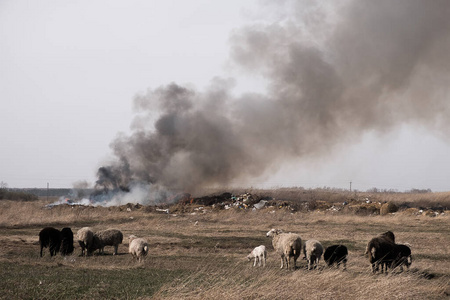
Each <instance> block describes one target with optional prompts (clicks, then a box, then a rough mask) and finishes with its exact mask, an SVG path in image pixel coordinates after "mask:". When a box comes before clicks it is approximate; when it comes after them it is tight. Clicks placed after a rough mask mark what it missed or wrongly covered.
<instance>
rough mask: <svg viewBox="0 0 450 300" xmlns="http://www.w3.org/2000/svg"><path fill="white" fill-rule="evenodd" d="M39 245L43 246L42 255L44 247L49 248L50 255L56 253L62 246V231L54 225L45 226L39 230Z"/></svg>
mask: <svg viewBox="0 0 450 300" xmlns="http://www.w3.org/2000/svg"><path fill="white" fill-rule="evenodd" d="M39 245H40V246H41V257H42V249H44V248H47V247H48V248H49V250H50V256H54V255H56V253H57V252H59V248H60V247H61V232H60V231H59V230H58V229H56V228H53V227H45V228H44V229H42V230H41V231H40V232H39Z"/></svg>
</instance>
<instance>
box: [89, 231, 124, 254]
mask: <svg viewBox="0 0 450 300" xmlns="http://www.w3.org/2000/svg"><path fill="white" fill-rule="evenodd" d="M95 235H96V236H97V237H98V239H99V241H100V244H101V245H99V246H100V247H99V249H100V253H104V248H105V246H113V247H114V253H113V255H116V254H117V250H118V248H119V244H121V243H122V240H123V234H122V232H120V230H118V229H106V230H101V231H98V232H96V233H95Z"/></svg>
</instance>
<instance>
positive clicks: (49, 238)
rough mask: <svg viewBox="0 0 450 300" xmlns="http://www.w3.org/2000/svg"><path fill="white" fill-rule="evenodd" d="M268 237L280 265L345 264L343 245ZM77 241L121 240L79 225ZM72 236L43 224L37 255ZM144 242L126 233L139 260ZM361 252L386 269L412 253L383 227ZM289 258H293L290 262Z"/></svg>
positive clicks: (88, 247)
mask: <svg viewBox="0 0 450 300" xmlns="http://www.w3.org/2000/svg"><path fill="white" fill-rule="evenodd" d="M266 236H267V237H271V238H272V245H273V248H274V250H275V251H276V253H278V254H279V255H280V257H281V268H284V267H286V268H287V269H290V268H292V269H295V268H296V264H297V259H298V257H299V256H300V254H301V252H303V255H304V259H306V260H307V262H308V270H311V269H314V268H317V267H318V265H319V261H320V258H321V257H322V255H323V259H324V260H325V262H326V263H327V265H328V266H332V265H333V264H336V265H337V267H339V265H340V264H343V265H344V269H345V268H346V263H347V256H348V250H347V247H346V246H344V245H332V246H330V247H327V248H326V249H325V251H324V248H323V246H322V244H321V243H320V242H319V241H317V240H314V239H311V240H308V241H306V242H305V243H302V239H301V238H300V236H299V235H298V234H296V233H291V232H289V233H285V232H283V231H282V230H280V229H271V230H270V231H269V232H267V234H266ZM76 238H77V241H78V244H79V245H80V247H81V255H82V256H88V255H92V253H93V252H94V251H95V250H99V253H103V252H104V248H105V246H113V247H114V253H113V254H114V255H116V254H117V250H118V247H119V244H121V243H122V240H123V234H122V232H121V231H120V230H118V229H106V230H100V231H97V232H94V231H93V230H92V229H91V228H90V227H83V228H81V229H80V230H78V232H77V235H76ZM73 242H74V236H73V232H72V230H71V229H70V228H68V227H65V228H63V229H62V230H61V231H59V230H58V229H56V228H53V227H46V228H44V229H42V230H41V231H40V232H39V244H40V256H41V257H42V251H43V249H44V248H47V247H48V248H49V250H50V256H54V255H56V254H57V253H58V252H60V253H61V255H69V254H71V253H72V252H73V251H74V247H73ZM148 248H149V247H148V242H147V240H145V239H143V238H138V237H136V236H134V235H131V236H130V237H129V249H128V251H129V253H130V254H131V255H132V256H133V258H135V259H136V260H138V261H139V262H140V261H142V260H144V258H145V256H146V255H147V254H148ZM365 255H367V256H368V258H369V263H370V264H371V267H372V272H373V273H375V272H377V271H379V268H380V266H381V272H383V271H386V272H387V271H388V269H394V268H397V267H400V268H401V270H403V265H405V266H406V267H407V268H409V266H410V265H411V262H412V256H411V249H410V248H409V247H408V246H407V245H401V244H396V243H395V236H394V233H392V232H391V231H387V232H385V233H383V234H381V235H379V236H377V237H374V238H372V239H371V240H370V241H369V243H368V244H367V247H366V251H365ZM291 258H293V259H294V263H293V265H291ZM247 259H248V260H252V259H253V260H254V263H253V266H256V265H257V264H258V265H259V266H261V265H262V266H265V265H266V259H267V251H266V247H265V246H264V245H261V246H258V247H256V248H254V249H253V251H252V252H251V253H250V254H249V255H248V256H247Z"/></svg>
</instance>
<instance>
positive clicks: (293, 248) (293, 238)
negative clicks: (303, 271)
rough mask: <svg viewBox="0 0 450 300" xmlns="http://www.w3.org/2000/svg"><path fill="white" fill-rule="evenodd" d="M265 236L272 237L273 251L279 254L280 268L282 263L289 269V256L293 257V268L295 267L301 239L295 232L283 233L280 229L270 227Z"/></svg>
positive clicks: (300, 247)
mask: <svg viewBox="0 0 450 300" xmlns="http://www.w3.org/2000/svg"><path fill="white" fill-rule="evenodd" d="M266 236H267V237H271V238H272V245H273V248H274V249H275V251H276V252H277V253H278V254H279V255H280V256H281V267H280V268H281V269H283V266H284V264H285V265H286V268H287V269H288V270H289V267H290V261H291V257H293V258H294V266H293V268H294V270H295V268H296V263H297V258H298V257H299V256H300V252H301V251H302V239H301V238H300V236H299V235H298V234H295V233H283V231H282V230H280V229H271V230H270V231H269V232H267V233H266Z"/></svg>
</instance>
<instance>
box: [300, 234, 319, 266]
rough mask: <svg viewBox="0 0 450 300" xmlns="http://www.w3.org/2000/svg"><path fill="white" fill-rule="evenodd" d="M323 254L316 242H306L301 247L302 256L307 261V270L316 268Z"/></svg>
mask: <svg viewBox="0 0 450 300" xmlns="http://www.w3.org/2000/svg"><path fill="white" fill-rule="evenodd" d="M322 253H323V246H322V244H321V243H320V242H319V241H317V240H308V241H306V242H305V244H304V245H303V254H304V255H305V258H306V260H307V261H308V270H311V269H312V268H317V267H318V266H319V260H320V257H321V256H322Z"/></svg>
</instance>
